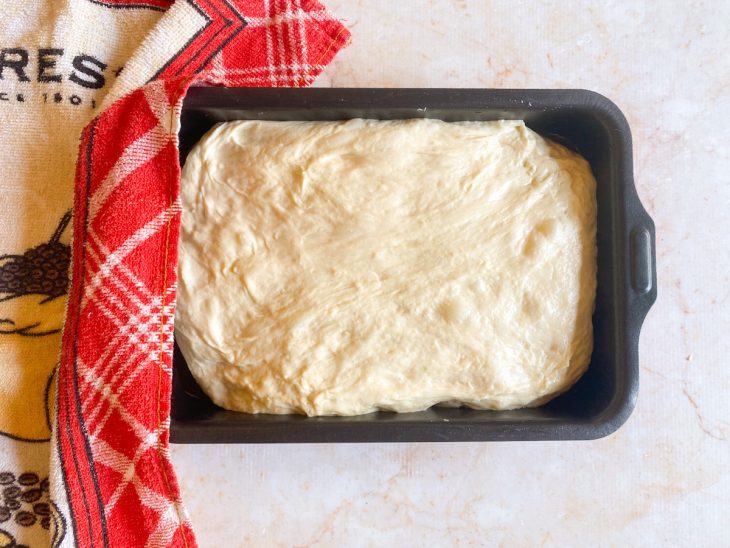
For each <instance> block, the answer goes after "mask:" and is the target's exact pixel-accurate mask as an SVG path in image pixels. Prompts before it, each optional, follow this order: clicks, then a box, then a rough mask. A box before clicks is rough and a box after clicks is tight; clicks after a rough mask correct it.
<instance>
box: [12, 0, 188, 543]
mask: <svg viewBox="0 0 730 548" xmlns="http://www.w3.org/2000/svg"><path fill="white" fill-rule="evenodd" d="M89 2H91V3H92V4H99V5H100V6H104V7H106V8H122V9H150V10H155V11H166V10H167V8H169V7H170V6H171V5H172V3H173V2H174V0H89ZM0 547H2V544H0Z"/></svg>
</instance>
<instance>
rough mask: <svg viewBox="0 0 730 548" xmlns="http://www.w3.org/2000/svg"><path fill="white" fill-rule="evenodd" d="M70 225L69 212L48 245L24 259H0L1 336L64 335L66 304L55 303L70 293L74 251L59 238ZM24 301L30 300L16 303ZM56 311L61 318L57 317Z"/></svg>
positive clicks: (12, 256)
mask: <svg viewBox="0 0 730 548" xmlns="http://www.w3.org/2000/svg"><path fill="white" fill-rule="evenodd" d="M70 221H71V212H70V211H69V212H67V213H66V214H65V215H64V216H63V217H62V218H61V221H60V222H59V224H58V227H57V228H56V231H55V232H54V234H53V236H52V237H51V239H50V240H49V241H48V242H45V243H42V244H40V245H38V246H36V247H33V248H31V249H28V250H27V251H26V252H25V253H23V254H22V255H1V256H0V335H12V334H17V335H22V336H26V337H43V336H45V335H51V334H53V333H58V332H60V331H61V328H62V327H63V306H62V305H63V304H64V303H63V302H54V301H57V300H60V299H59V297H63V296H64V295H66V292H67V291H68V268H69V263H70V260H71V247H70V246H68V245H66V244H63V243H61V242H60V238H61V235H62V234H63V232H64V231H65V230H66V228H67V227H68V225H69V222H70ZM22 297H28V298H26V299H25V300H24V301H23V302H22V303H20V302H19V301H15V300H16V299H21V298H22ZM11 301H15V302H13V303H11ZM59 305H61V306H59ZM56 308H60V309H61V310H60V311H61V314H58V313H54V312H56V310H55V309H56ZM52 309H53V310H52Z"/></svg>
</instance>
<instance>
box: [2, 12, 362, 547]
mask: <svg viewBox="0 0 730 548" xmlns="http://www.w3.org/2000/svg"><path fill="white" fill-rule="evenodd" d="M13 3H15V4H17V5H14V8H13V9H15V11H16V14H19V15H18V17H26V18H27V15H28V13H30V12H33V14H35V15H34V17H35V16H37V15H38V14H40V16H42V15H43V14H42V11H39V10H38V9H36V8H35V7H34V8H28V7H27V6H28V5H30V4H33V2H30V3H29V2H28V1H27V0H11V4H13ZM39 4H45V3H43V2H39ZM24 10H25V11H24ZM74 10H80V11H79V12H77V13H81V11H82V10H85V11H83V13H85V14H86V15H85V16H82V17H81V18H80V19H79V18H78V17H73V16H74V13H73V12H74ZM53 16H55V17H58V18H61V19H58V21H61V23H58V24H56V23H53V22H51V23H50V26H49V20H51V19H52V18H53V17H51V16H48V15H46V19H43V20H42V21H41V20H39V19H32V18H31V19H26V20H21V19H16V20H15V22H8V23H0V38H1V39H3V40H5V41H6V43H3V44H2V45H0V47H2V48H3V49H2V53H1V55H0V101H4V100H5V99H4V98H11V99H12V100H13V101H15V103H16V106H17V109H16V110H15V111H13V112H15V114H12V113H11V114H7V111H6V112H5V113H2V112H0V118H2V117H3V116H7V120H10V122H12V121H13V120H15V118H13V116H19V115H21V114H22V113H23V112H26V111H23V110H21V107H23V108H25V107H27V106H28V105H29V104H31V100H32V101H33V104H36V103H37V107H38V109H41V110H42V109H50V106H48V105H53V104H54V103H55V104H56V107H54V108H57V109H58V112H63V113H64V114H63V115H62V116H61V118H60V122H59V123H58V124H57V125H58V128H56V129H57V130H58V131H57V133H54V134H53V136H52V137H50V138H49V137H48V136H47V135H46V133H41V134H40V136H39V137H34V139H39V140H41V141H42V143H39V146H40V145H41V144H42V145H44V146H46V150H45V154H46V155H48V154H53V145H54V142H53V140H54V139H56V140H61V139H62V137H61V134H63V133H64V127H66V128H68V127H69V126H68V125H66V126H64V124H63V120H64V117H65V118H68V119H73V120H76V121H78V120H83V123H86V121H87V120H89V119H90V120H91V121H90V122H89V123H88V125H86V126H85V128H84V129H83V131H82V133H81V142H80V147H79V148H78V159H77V161H76V165H75V179H74V181H75V182H74V183H73V184H74V185H75V186H74V188H73V219H72V225H71V226H72V233H73V240H72V244H70V245H71V249H72V253H71V268H70V271H71V282H70V284H69V286H68V304H67V307H66V316H65V318H66V319H65V324H64V326H63V335H62V343H61V352H60V364H59V366H58V369H57V396H56V401H55V408H52V410H51V412H50V418H51V426H52V428H51V430H52V437H51V443H50V453H52V454H51V459H50V468H49V470H48V473H49V475H50V482H48V481H46V483H45V484H39V485H40V487H34V486H33V485H35V484H33V485H31V483H32V482H31V480H34V481H35V482H36V483H38V482H40V481H41V476H43V472H42V471H41V472H40V475H39V474H35V476H33V475H25V476H24V475H23V469H22V467H23V466H25V464H23V463H22V459H21V463H20V464H18V465H17V466H15V465H12V463H10V464H8V462H9V461H10V460H12V459H9V457H8V458H7V459H6V460H5V461H3V454H0V466H2V467H4V468H7V474H6V475H3V474H4V473H5V472H4V471H3V470H0V483H2V482H4V481H5V480H8V481H9V482H10V483H13V482H15V483H18V486H17V487H16V486H15V485H14V484H13V485H12V486H11V487H12V493H10V491H8V493H9V494H10V495H12V496H13V497H15V498H12V497H11V499H12V500H13V501H17V502H13V505H12V506H13V508H10V506H8V507H7V514H8V516H7V519H3V517H4V516H5V510H4V508H5V506H2V503H0V541H5V540H6V539H10V541H12V542H15V543H16V545H17V544H23V543H30V544H33V545H35V544H34V542H31V541H28V540H24V539H36V538H38V537H37V536H29V535H26V534H25V532H26V531H27V530H29V529H30V528H33V527H36V528H37V526H38V524H40V523H41V521H42V527H43V529H44V530H46V531H47V534H48V535H50V543H51V545H53V546H114V547H116V546H135V547H136V546H195V544H196V543H195V537H194V534H193V531H192V528H191V524H190V522H189V520H188V518H187V515H186V513H185V509H184V508H183V505H182V501H181V499H180V492H179V489H178V485H177V482H176V479H175V474H174V471H173V469H172V466H171V463H170V459H169V454H168V428H169V416H170V387H171V374H172V371H171V361H172V339H173V319H174V309H175V289H176V263H177V245H178V229H179V224H180V200H179V175H180V167H179V164H178V150H177V144H178V142H177V132H178V123H179V114H180V107H181V103H182V98H183V96H184V95H185V92H186V90H187V88H188V87H189V86H190V85H191V84H197V83H207V84H213V85H226V86H304V85H308V84H309V83H311V82H312V80H313V79H314V78H315V77H316V76H317V75H318V74H319V73H320V72H321V71H322V69H323V68H324V67H325V66H326V65H327V64H328V63H329V62H330V60H331V59H332V58H333V56H334V55H335V54H336V53H337V51H338V50H339V49H340V48H342V47H343V46H344V45H345V44H346V43H347V41H348V40H349V33H348V31H347V30H346V29H345V28H344V27H343V26H342V25H341V24H340V23H339V22H338V21H337V20H336V19H334V18H333V16H332V15H331V14H329V13H328V12H327V11H326V10H325V9H324V8H323V7H322V6H321V5H320V4H319V3H318V2H317V1H315V0H177V1H174V2H173V1H172V0H105V1H102V0H68V2H67V6H66V9H64V10H59V11H58V12H57V13H56V14H53ZM11 17H12V16H11ZM41 18H42V17H41ZM63 18H66V19H63ZM125 18H126V19H125ZM62 19H63V20H62ZM18 21H20V23H18ZM38 21H41V23H38ZM34 24H41V26H43V25H45V28H46V30H48V28H50V29H51V31H49V32H48V33H47V36H51V37H52V38H47V37H44V38H43V39H42V41H46V40H58V42H54V43H43V44H28V45H23V44H22V43H20V42H22V40H23V38H24V37H25V38H27V36H28V33H32V29H33V28H34V27H33V25H34ZM3 25H5V26H3ZM18 25H20V26H21V27H22V26H25V28H26V31H27V32H26V33H25V34H24V33H23V32H16V30H17V29H16V26H18ZM54 25H55V26H54ZM61 27H63V28H64V29H66V30H64V32H65V34H64V33H59V32H58V31H57V29H58V28H61ZM69 28H70V30H68V29H69ZM74 28H75V29H77V31H78V32H77V33H76V34H74V31H73V29H74ZM54 29H55V30H54ZM81 32H83V38H82V39H79V36H80V34H79V33H81ZM125 33H126V34H125ZM95 36H96V37H97V38H98V41H99V42H104V43H105V44H106V46H105V47H107V51H108V52H110V53H108V56H109V58H110V59H111V58H114V59H116V61H115V62H114V64H112V62H111V61H109V60H107V59H104V58H103V55H99V54H94V55H92V54H90V53H89V50H90V48H92V46H93V44H94V43H95V42H94V38H95ZM130 36H131V37H132V38H134V40H137V44H134V46H135V47H134V48H132V49H129V54H128V55H127V56H126V57H124V56H123V55H122V53H120V52H121V50H119V51H117V50H114V49H113V44H114V39H115V37H126V38H125V39H126V40H127V42H126V45H125V47H127V48H130V44H129V40H130V38H129V37H130ZM8 37H9V38H8ZM119 39H120V40H122V38H119ZM74 40H75V41H74ZM6 45H7V47H5V46H6ZM115 56H116V57H115ZM120 59H121V62H120V61H119V60H120ZM28 82H29V83H28ZM79 82H80V83H79ZM73 83H75V85H77V87H78V89H79V90H80V91H79V92H78V93H76V92H74V93H72V92H73V91H74V90H75V89H76V88H73V87H69V88H63V86H64V85H68V86H71V85H72V84H73ZM3 86H5V87H3ZM23 86H26V87H25V88H23ZM95 86H97V87H95ZM104 86H105V87H104ZM102 87H104V89H106V90H107V91H106V92H105V93H104V94H103V95H101V94H100V92H99V91H98V90H99V89H101V88H102ZM6 88H7V89H6ZM19 90H25V91H19ZM90 90H92V91H90ZM93 90H97V91H96V92H94V91H93ZM82 92H83V93H82ZM54 93H56V94H57V95H54ZM94 93H96V95H94ZM23 94H24V95H23ZM44 94H45V96H44ZM21 95H22V99H21V98H20V97H21ZM44 97H45V99H44ZM44 101H45V102H44ZM18 105H19V106H18ZM44 105H45V106H44ZM0 107H2V105H1V104H0ZM13 108H15V107H13ZM63 109H67V110H63ZM74 109H76V110H74ZM80 109H87V110H85V111H84V112H86V114H84V115H83V116H86V118H83V119H82V118H81V117H79V116H76V117H74V116H75V114H74V113H75V112H81V110H80ZM43 112H45V113H46V115H48V112H50V110H48V111H43ZM69 113H70V114H69ZM42 116H43V114H42V115H41V116H39V119H41V118H42ZM78 127H81V125H79V126H78ZM48 131H51V130H50V129H49V130H48ZM9 137H10V138H12V136H7V135H5V136H4V139H8V138H9ZM65 139H72V140H73V141H74V146H75V147H76V146H78V132H74V131H72V130H70V129H66V130H65ZM31 148H32V147H30V145H29V146H28V149H29V150H30V149H31ZM0 152H1V153H4V154H7V152H8V151H7V150H0ZM68 166H69V167H70V168H72V167H73V164H72V163H71V162H68ZM54 169H55V168H54ZM58 170H61V168H58ZM63 179H64V177H63V176H62V177H59V178H58V184H61V185H62V184H63V183H64V181H63ZM68 179H69V181H70V180H71V173H69V174H68ZM24 180H25V179H24ZM28 181H30V179H28ZM22 184H30V183H22V181H21V182H18V183H17V185H18V187H20V186H22ZM36 194H37V193H36ZM67 194H68V195H70V192H68V193H67ZM21 195H22V196H25V198H23V199H24V200H26V201H27V200H28V199H29V198H28V193H27V192H26V193H25V194H23V192H20V194H19V196H21ZM37 196H40V197H41V198H43V196H44V195H43V194H42V193H40V194H37ZM49 196H51V197H52V198H53V196H52V195H49ZM65 196H66V195H63V197H59V198H58V199H57V200H56V199H55V198H53V201H54V205H53V207H56V208H57V209H58V210H59V211H60V212H63V211H67V210H68V209H70V206H71V204H66V203H62V202H63V199H65V198H64V197H65ZM37 199H39V198H37ZM55 201H60V202H61V203H58V204H56V203H55ZM18 203H21V202H20V198H18ZM23 203H25V202H23ZM49 207H50V206H49ZM17 209H18V208H17V207H15V208H14V209H13V208H11V207H10V205H8V206H4V205H2V204H0V214H2V215H3V216H4V217H3V218H2V221H3V224H4V225H7V226H10V222H7V219H9V218H10V216H11V215H13V214H14V212H15V211H17ZM30 209H32V208H29V211H30ZM55 215H56V213H55V211H54V213H52V214H48V218H49V220H48V222H47V223H46V222H45V221H43V223H45V224H43V226H41V227H39V228H38V229H37V232H38V237H37V239H38V240H39V241H43V240H41V238H44V239H45V240H47V242H46V244H42V245H51V244H53V245H54V246H56V247H53V249H52V250H56V251H59V252H60V251H62V249H61V248H62V247H63V246H62V244H63V237H62V236H60V234H62V233H63V231H64V230H65V226H66V225H65V224H64V219H67V218H68V216H64V217H63V219H61V222H60V224H59V222H58V219H54V218H53V217H54V216H55ZM36 217H39V218H45V217H44V216H43V215H40V216H38V215H36ZM33 223H41V221H34V220H33V219H30V220H29V221H27V223H26V224H28V226H31V225H33ZM41 224H42V223H41ZM46 224H47V225H48V226H46ZM51 225H53V226H54V227H55V226H57V228H56V230H55V232H53V230H50V233H49V227H51ZM13 226H15V225H13ZM70 228H71V227H69V230H68V232H69V234H70V232H71V230H70ZM18 230H19V229H18ZM47 233H48V235H50V234H51V233H52V234H53V238H52V239H51V240H48V236H46V234H47ZM34 237H35V236H34ZM19 241H20V240H19ZM36 243H37V242H35V241H34V240H32V239H29V240H27V242H26V243H23V244H22V246H21V247H24V246H27V247H28V248H31V247H32V245H35V244H36ZM2 244H3V240H2V237H0V245H2ZM11 244H12V246H15V247H17V246H18V245H20V244H16V243H14V241H13V242H11V243H9V244H8V246H11ZM37 249H40V250H41V251H42V252H43V253H45V252H46V250H47V249H46V248H45V247H42V246H36V247H32V249H30V251H33V250H37ZM48 249H51V248H48ZM52 250H51V251H52ZM22 251H23V250H22V249H17V250H15V249H9V250H8V252H7V253H4V252H5V250H4V249H0V252H3V253H0V255H2V256H3V257H10V259H7V260H8V261H10V262H12V261H16V263H17V264H16V263H13V264H14V265H15V266H12V268H10V267H8V268H7V269H6V270H7V272H8V273H9V274H7V276H8V280H10V281H9V282H8V284H12V283H15V282H14V281H13V279H14V278H13V275H14V273H15V272H16V271H17V270H18V266H17V265H18V264H20V265H21V266H22V265H23V264H25V263H23V262H22V261H23V260H25V259H23V257H24V256H23V255H22ZM51 251H48V253H51ZM34 252H35V251H34ZM28 253H29V252H28ZM28 253H26V255H27V256H28V257H31V256H33V257H35V255H33V254H32V253H30V254H28ZM35 253H36V255H38V254H39V253H40V251H39V252H35ZM62 255H63V253H61V254H60V255H58V257H61V259H62V258H63V257H62ZM49 256H50V255H49ZM54 260H55V259H54ZM59 260H60V259H59ZM66 260H68V259H66ZM26 262H27V263H28V264H30V262H28V261H26ZM56 263H58V260H57V261H56ZM56 263H54V264H56ZM8 264H9V263H8ZM34 264H35V263H34ZM39 264H41V263H39ZM43 264H45V263H43ZM49 264H50V263H49ZM2 266H3V265H0V267H2ZM13 268H14V269H15V270H12V269H13ZM41 270H42V268H41ZM24 272H25V271H24ZM28 272H30V274H28V276H31V274H32V272H35V271H34V270H32V269H31V270H28ZM2 274H3V275H4V274H5V270H4V271H2ZM46 274H47V273H46ZM46 274H43V272H40V273H39V274H38V275H39V276H44V275H46ZM54 275H55V274H54ZM48 276H50V274H48ZM23 283H25V282H23ZM61 285H63V284H61ZM36 286H38V287H40V286H39V285H38V284H36V285H33V284H30V282H29V283H25V285H23V284H21V285H17V284H16V285H13V286H12V287H11V285H8V287H11V289H12V291H15V293H13V294H12V295H11V294H10V293H8V295H10V296H9V297H6V296H5V294H3V293H2V291H0V304H2V303H3V302H4V301H5V300H8V302H10V301H12V302H16V303H20V304H18V305H17V307H16V309H17V310H16V309H12V310H11V312H8V314H10V315H9V316H8V318H9V319H8V320H7V322H6V324H7V325H8V326H10V327H9V328H7V333H8V334H7V335H4V334H3V331H2V329H3V328H4V325H5V324H0V338H2V337H4V336H5V337H8V338H5V339H2V340H0V343H2V344H6V345H12V344H13V341H15V342H18V344H20V343H21V342H22V343H23V344H26V345H27V344H29V343H28V341H29V340H30V339H29V338H28V337H30V336H31V335H33V336H35V337H36V339H34V340H37V341H42V340H45V339H44V337H47V336H49V333H51V332H53V333H55V332H57V331H59V329H58V328H56V329H55V331H54V330H52V329H51V328H50V327H49V328H48V329H46V330H44V331H43V330H41V326H44V325H46V323H44V322H43V321H38V322H36V321H35V320H33V321H31V323H28V325H27V326H25V324H23V325H21V323H20V321H21V320H20V319H19V318H21V314H20V312H18V311H19V310H20V311H21V312H23V311H25V312H28V314H30V313H33V314H36V315H39V314H40V315H41V316H42V315H43V314H45V313H46V312H45V309H42V308H33V309H32V310H31V309H29V308H28V307H29V306H31V305H33V306H36V305H38V304H39V303H41V304H43V305H45V304H47V303H48V302H54V301H53V299H51V296H49V295H46V296H45V297H44V296H43V295H40V296H39V297H38V298H34V299H35V300H32V299H31V300H32V303H30V300H28V297H29V296H30V297H33V296H34V295H36V293H33V291H41V290H36V289H33V288H35V287H36ZM44 287H45V286H44ZM49 287H51V286H49ZM18 288H20V289H18ZM23 288H25V289H23ZM28 288H30V289H28ZM61 289H63V288H61ZM8 291H10V290H8ZM23 292H24V293H23ZM29 292H30V293H29ZM21 293H22V295H21ZM21 297H22V298H24V299H26V300H23V301H22V302H21V301H19V300H16V299H20V298H21ZM57 297H58V296H56V297H54V299H55V298H57ZM61 298H62V297H61ZM55 302H61V305H62V300H61V301H55ZM28 303H30V304H28ZM21 304H22V306H24V307H26V308H23V309H22V310H21V308H19V307H20V306H21ZM57 308H58V307H57ZM49 310H50V309H49ZM60 310H63V308H62V306H61V308H60ZM54 311H55V312H54ZM0 312H2V310H1V309H0ZM25 312H24V313H25ZM48 313H49V314H50V313H56V314H58V310H55V309H54V310H53V311H49V312H48ZM1 315H2V314H0V316H1ZM0 320H2V318H1V317H0ZM29 321H30V320H29ZM49 325H50V324H49ZM51 327H53V326H51ZM10 328H12V329H10ZM13 337H14V338H13ZM23 337H25V338H23ZM8 341H10V342H8ZM3 351H4V350H3V347H2V346H1V345H0V360H1V359H3V357H4V354H3ZM16 354H17V353H16ZM16 354H12V353H10V352H9V351H8V353H7V354H6V355H5V356H11V357H12V356H16ZM41 377H42V378H43V379H45V378H46V377H44V376H41ZM3 382H5V381H4V380H3V378H2V376H1V375H0V386H2V383H3ZM48 386H53V383H52V382H49V383H48ZM0 406H2V404H0ZM23 428H26V430H24V431H22V432H20V435H14V436H13V437H15V438H21V439H24V440H28V443H30V441H33V443H34V447H35V451H36V452H37V451H38V443H37V442H41V443H42V442H43V430H42V429H39V430H38V432H34V433H33V434H32V436H35V437H32V436H31V434H30V433H28V435H27V436H26V435H25V434H23V432H30V431H29V430H28V429H27V427H26V426H24V427H23ZM6 430H8V431H7V432H5V433H7V434H8V438H9V437H10V430H9V429H6ZM2 433H3V426H2V425H0V434H2ZM0 438H2V436H0ZM2 439H4V438H2ZM8 443H9V441H8ZM46 445H47V444H46ZM22 450H23V448H22V447H21V448H20V449H18V451H21V452H22ZM7 454H10V453H9V452H8V453H6V455H7ZM13 466H15V468H13ZM36 476H37V477H36ZM11 480H12V481H11ZM21 480H22V481H25V482H26V484H27V485H26V484H23V483H22V481H21ZM41 483H42V482H41ZM3 485H5V484H4V483H3ZM44 485H45V487H44ZM49 486H50V487H49ZM8 489H9V488H8ZM34 489H35V490H37V491H38V493H39V494H38V497H41V496H43V497H45V498H43V499H42V501H45V502H43V504H45V506H41V505H40V504H39V502H34V500H31V499H33V497H35V496H36V493H35V491H33V493H30V492H31V491H32V490H34ZM6 490H7V489H6ZM16 491H17V493H16ZM3 492H4V491H3ZM10 495H9V496H10ZM3 496H4V495H3ZM6 498H7V497H6ZM8 500H10V499H8ZM38 500H41V499H40V498H38V499H35V501H38ZM26 506H27V508H26ZM21 514H22V515H21ZM19 516H20V517H19ZM38 519H40V520H41V521H38V522H37V523H36V520H38ZM38 530H41V529H38ZM3 535H6V536H3ZM3 545H4V544H3Z"/></svg>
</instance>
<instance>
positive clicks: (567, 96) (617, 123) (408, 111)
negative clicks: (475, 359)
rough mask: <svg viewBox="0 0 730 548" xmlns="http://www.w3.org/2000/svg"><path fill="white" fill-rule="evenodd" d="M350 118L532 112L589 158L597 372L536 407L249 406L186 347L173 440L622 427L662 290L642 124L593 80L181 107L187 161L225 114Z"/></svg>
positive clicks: (543, 128)
mask: <svg viewBox="0 0 730 548" xmlns="http://www.w3.org/2000/svg"><path fill="white" fill-rule="evenodd" d="M350 118H373V119H406V118H439V119H442V120H446V121H458V120H500V119H521V120H525V122H526V124H527V125H528V126H529V127H530V128H532V129H533V130H535V131H536V132H538V133H540V134H542V135H543V136H545V137H548V138H550V139H553V140H555V141H558V142H560V143H562V144H564V145H566V146H568V147H569V148H571V149H573V150H575V151H576V152H578V153H580V154H581V155H583V156H584V157H585V158H586V159H587V160H588V161H589V162H590V164H591V167H592V169H593V173H594V175H595V177H596V180H597V182H598V185H597V190H596V192H597V201H598V234H597V243H598V288H597V293H596V308H595V313H594V315H593V330H594V350H593V355H592V357H591V362H590V365H589V367H588V370H587V371H586V373H585V374H584V375H583V377H582V378H581V379H580V380H579V381H578V382H577V383H576V384H575V385H574V386H573V387H572V388H571V389H570V390H568V391H567V392H565V393H564V394H562V395H560V396H559V397H557V398H555V399H553V400H552V401H550V402H548V403H547V404H545V405H542V406H540V407H537V408H534V409H518V410H514V411H477V410H472V409H466V408H457V409H454V408H438V407H436V408H431V409H429V410H427V411H422V412H419V413H403V414H398V413H391V412H379V413H372V414H369V415H362V416H357V417H317V418H309V417H304V416H298V415H247V414H244V413H236V412H232V411H226V410H224V409H221V408H220V407H217V406H216V405H214V404H213V403H212V402H211V401H210V400H209V399H208V398H207V397H206V396H205V395H204V394H203V392H202V391H201V390H200V388H199V387H198V385H197V384H196V383H195V381H194V380H193V378H192V375H191V374H190V372H189V371H188V368H187V365H186V363H185V360H184V358H183V357H182V354H181V353H180V352H179V350H178V349H177V348H176V349H175V355H174V360H173V393H172V417H171V420H172V422H171V427H170V437H171V441H173V442H176V443H241V442H248V443H267V442H393V441H484V440H571V439H595V438H600V437H603V436H606V435H608V434H610V433H611V432H613V431H615V430H616V429H617V428H619V427H620V426H621V425H622V424H623V423H624V422H625V421H626V419H627V418H628V417H629V415H630V414H631V411H632V410H633V408H634V404H635V402H636V397H637V393H638V389H639V361H638V345H639V332H640V330H641V324H642V322H643V320H644V317H645V315H646V313H647V311H648V310H649V308H650V307H651V305H652V303H653V302H654V301H655V299H656V268H655V265H656V258H655V251H654V249H655V245H654V242H655V236H654V223H653V222H652V220H651V218H650V217H649V216H648V215H647V213H646V211H645V210H644V208H643V207H642V206H641V203H640V202H639V198H638V196H637V194H636V189H635V187H634V179H633V172H632V158H631V134H630V131H629V127H628V124H627V122H626V119H625V118H624V116H623V115H622V114H621V111H620V110H619V109H618V108H617V107H616V106H615V105H614V104H613V103H611V102H610V101H609V100H608V99H606V98H605V97H603V96H601V95H598V94H596V93H593V92H590V91H585V90H490V89H316V88H314V89H223V88H195V89H191V90H190V93H189V94H188V96H187V98H186V99H185V102H184V104H183V107H182V117H181V129H180V161H181V163H184V161H185V158H186V156H187V154H188V152H190V150H191V148H192V147H193V146H194V145H195V143H196V142H197V141H198V140H199V139H200V138H201V137H202V136H203V135H204V134H205V133H206V132H207V131H208V130H209V129H211V128H212V127H213V126H214V125H215V124H217V123H219V122H223V121H228V120H250V119H255V120H346V119H350Z"/></svg>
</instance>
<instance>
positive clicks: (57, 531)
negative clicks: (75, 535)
mask: <svg viewBox="0 0 730 548" xmlns="http://www.w3.org/2000/svg"><path fill="white" fill-rule="evenodd" d="M48 492H49V489H48V478H42V479H41V477H40V476H39V475H38V474H37V473H35V472H23V473H22V474H19V475H17V476H16V475H15V474H13V473H12V472H9V471H2V472H0V547H2V548H22V547H23V546H25V545H24V544H18V543H17V541H16V539H15V537H14V536H13V535H12V534H11V533H10V532H9V531H7V530H6V529H5V528H4V527H3V526H4V525H5V524H7V523H14V524H15V527H16V528H17V526H19V527H23V528H25V527H42V528H43V529H45V530H46V531H49V532H50V540H51V547H53V548H55V547H57V546H59V545H60V544H61V541H62V540H63V537H64V536H65V535H66V520H65V519H64V517H63V515H62V514H61V512H59V510H58V507H57V506H56V505H55V504H54V503H53V501H52V500H51V499H50V498H49V496H48Z"/></svg>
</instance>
